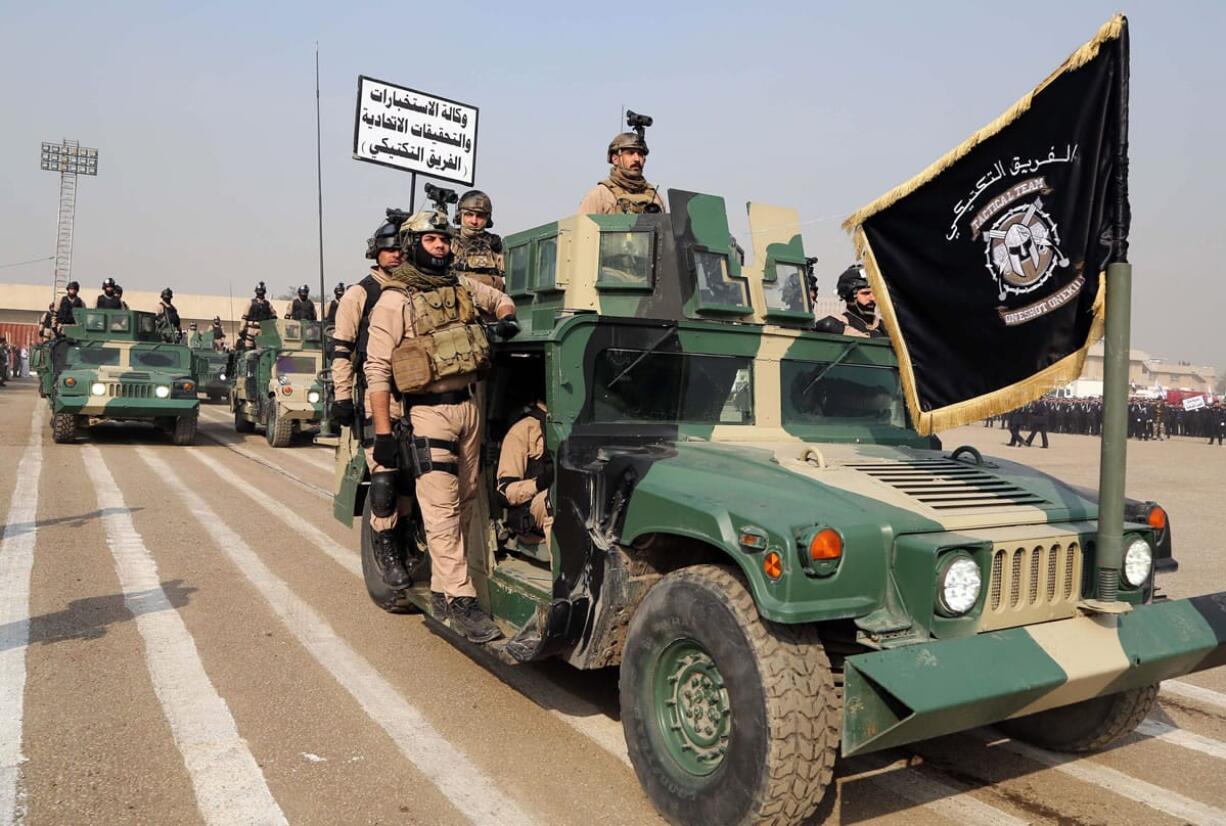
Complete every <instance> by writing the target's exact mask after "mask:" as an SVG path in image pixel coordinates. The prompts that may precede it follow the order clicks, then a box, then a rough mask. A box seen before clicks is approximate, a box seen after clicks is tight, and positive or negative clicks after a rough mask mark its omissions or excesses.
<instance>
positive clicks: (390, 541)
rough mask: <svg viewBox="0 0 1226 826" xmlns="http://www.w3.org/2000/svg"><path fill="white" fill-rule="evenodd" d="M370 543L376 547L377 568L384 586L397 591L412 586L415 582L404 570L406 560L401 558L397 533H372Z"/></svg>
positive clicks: (393, 531) (392, 531) (391, 531)
mask: <svg viewBox="0 0 1226 826" xmlns="http://www.w3.org/2000/svg"><path fill="white" fill-rule="evenodd" d="M370 541H371V543H372V544H373V545H374V556H375V567H376V568H378V569H379V576H380V577H382V579H383V584H384V585H386V586H387V587H388V588H392V589H394V590H397V591H399V590H402V589H404V588H408V587H409V586H410V585H412V584H413V580H412V579H411V578H410V577H409V572H408V571H406V570H405V569H404V560H402V559H401V558H400V546H399V544H398V543H397V542H396V531H395V530H394V529H393V530H390V531H371V532H370Z"/></svg>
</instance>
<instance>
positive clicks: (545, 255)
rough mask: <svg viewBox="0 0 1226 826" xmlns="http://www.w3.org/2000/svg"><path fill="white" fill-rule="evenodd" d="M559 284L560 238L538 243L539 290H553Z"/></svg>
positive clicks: (537, 274) (550, 238) (536, 285)
mask: <svg viewBox="0 0 1226 826" xmlns="http://www.w3.org/2000/svg"><path fill="white" fill-rule="evenodd" d="M557 284H558V236H556V235H552V236H550V237H549V238H542V239H541V240H540V241H537V242H536V283H535V284H533V287H534V288H535V289H538V290H552V289H554V288H555V287H557Z"/></svg>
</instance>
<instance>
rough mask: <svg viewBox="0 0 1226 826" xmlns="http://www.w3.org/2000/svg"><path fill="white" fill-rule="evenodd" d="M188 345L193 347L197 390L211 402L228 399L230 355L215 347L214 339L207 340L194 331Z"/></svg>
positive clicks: (193, 370)
mask: <svg viewBox="0 0 1226 826" xmlns="http://www.w3.org/2000/svg"><path fill="white" fill-rule="evenodd" d="M188 346H189V347H191V349H192V373H194V374H195V376H196V390H197V392H200V393H203V394H204V395H205V398H207V399H208V400H209V401H211V402H216V401H221V400H222V399H228V398H229V395H230V383H229V381H228V380H227V376H226V365H227V364H228V363H229V356H228V355H227V354H226V353H224V352H222V351H220V350H214V349H213V343H212V341H206V340H205V337H204V336H203V335H201V334H200V333H192V335H191V336H190V337H189V338H188Z"/></svg>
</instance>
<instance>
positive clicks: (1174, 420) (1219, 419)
mask: <svg viewBox="0 0 1226 826" xmlns="http://www.w3.org/2000/svg"><path fill="white" fill-rule="evenodd" d="M1102 422H1103V403H1102V399H1099V398H1063V399H1055V398H1044V399H1040V400H1038V401H1035V402H1031V403H1030V404H1027V405H1025V406H1023V407H1019V408H1018V409H1016V410H1011V411H1009V412H1008V413H1005V414H1003V415H1000V416H992V417H989V418H987V419H985V420H984V423H983V426H984V427H992V426H993V425H998V426H1000V427H1002V428H1005V429H1007V430H1008V431H1009V433H1010V439H1009V445H1008V446H1009V447H1030V446H1032V445H1033V444H1034V440H1035V437H1036V436H1040V437H1041V439H1042V442H1041V445H1040V446H1041V447H1047V445H1048V441H1047V435H1048V433H1049V432H1051V433H1069V434H1073V435H1078V436H1098V435H1101V433H1102ZM1023 431H1029V435H1027V436H1023V435H1022V432H1023ZM1175 436H1190V437H1192V438H1195V439H1206V438H1207V439H1208V440H1209V441H1210V443H1213V442H1217V443H1218V444H1222V442H1223V437H1226V403H1223V402H1222V401H1221V400H1219V401H1217V402H1215V403H1213V404H1206V405H1205V406H1204V407H1201V408H1199V409H1196V410H1185V409H1184V407H1183V405H1182V404H1174V403H1170V402H1167V401H1164V400H1162V399H1148V398H1144V397H1141V396H1133V397H1132V398H1131V399H1129V400H1128V438H1130V439H1137V440H1140V441H1149V440H1151V439H1171V438H1174V437H1175Z"/></svg>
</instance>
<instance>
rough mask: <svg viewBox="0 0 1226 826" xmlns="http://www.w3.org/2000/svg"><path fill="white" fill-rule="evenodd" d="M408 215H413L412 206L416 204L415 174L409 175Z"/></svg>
mask: <svg viewBox="0 0 1226 826" xmlns="http://www.w3.org/2000/svg"><path fill="white" fill-rule="evenodd" d="M409 176H410V177H409V214H410V215H412V214H413V211H414V210H413V205H414V204H416V203H417V173H416V172H410V173H409Z"/></svg>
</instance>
